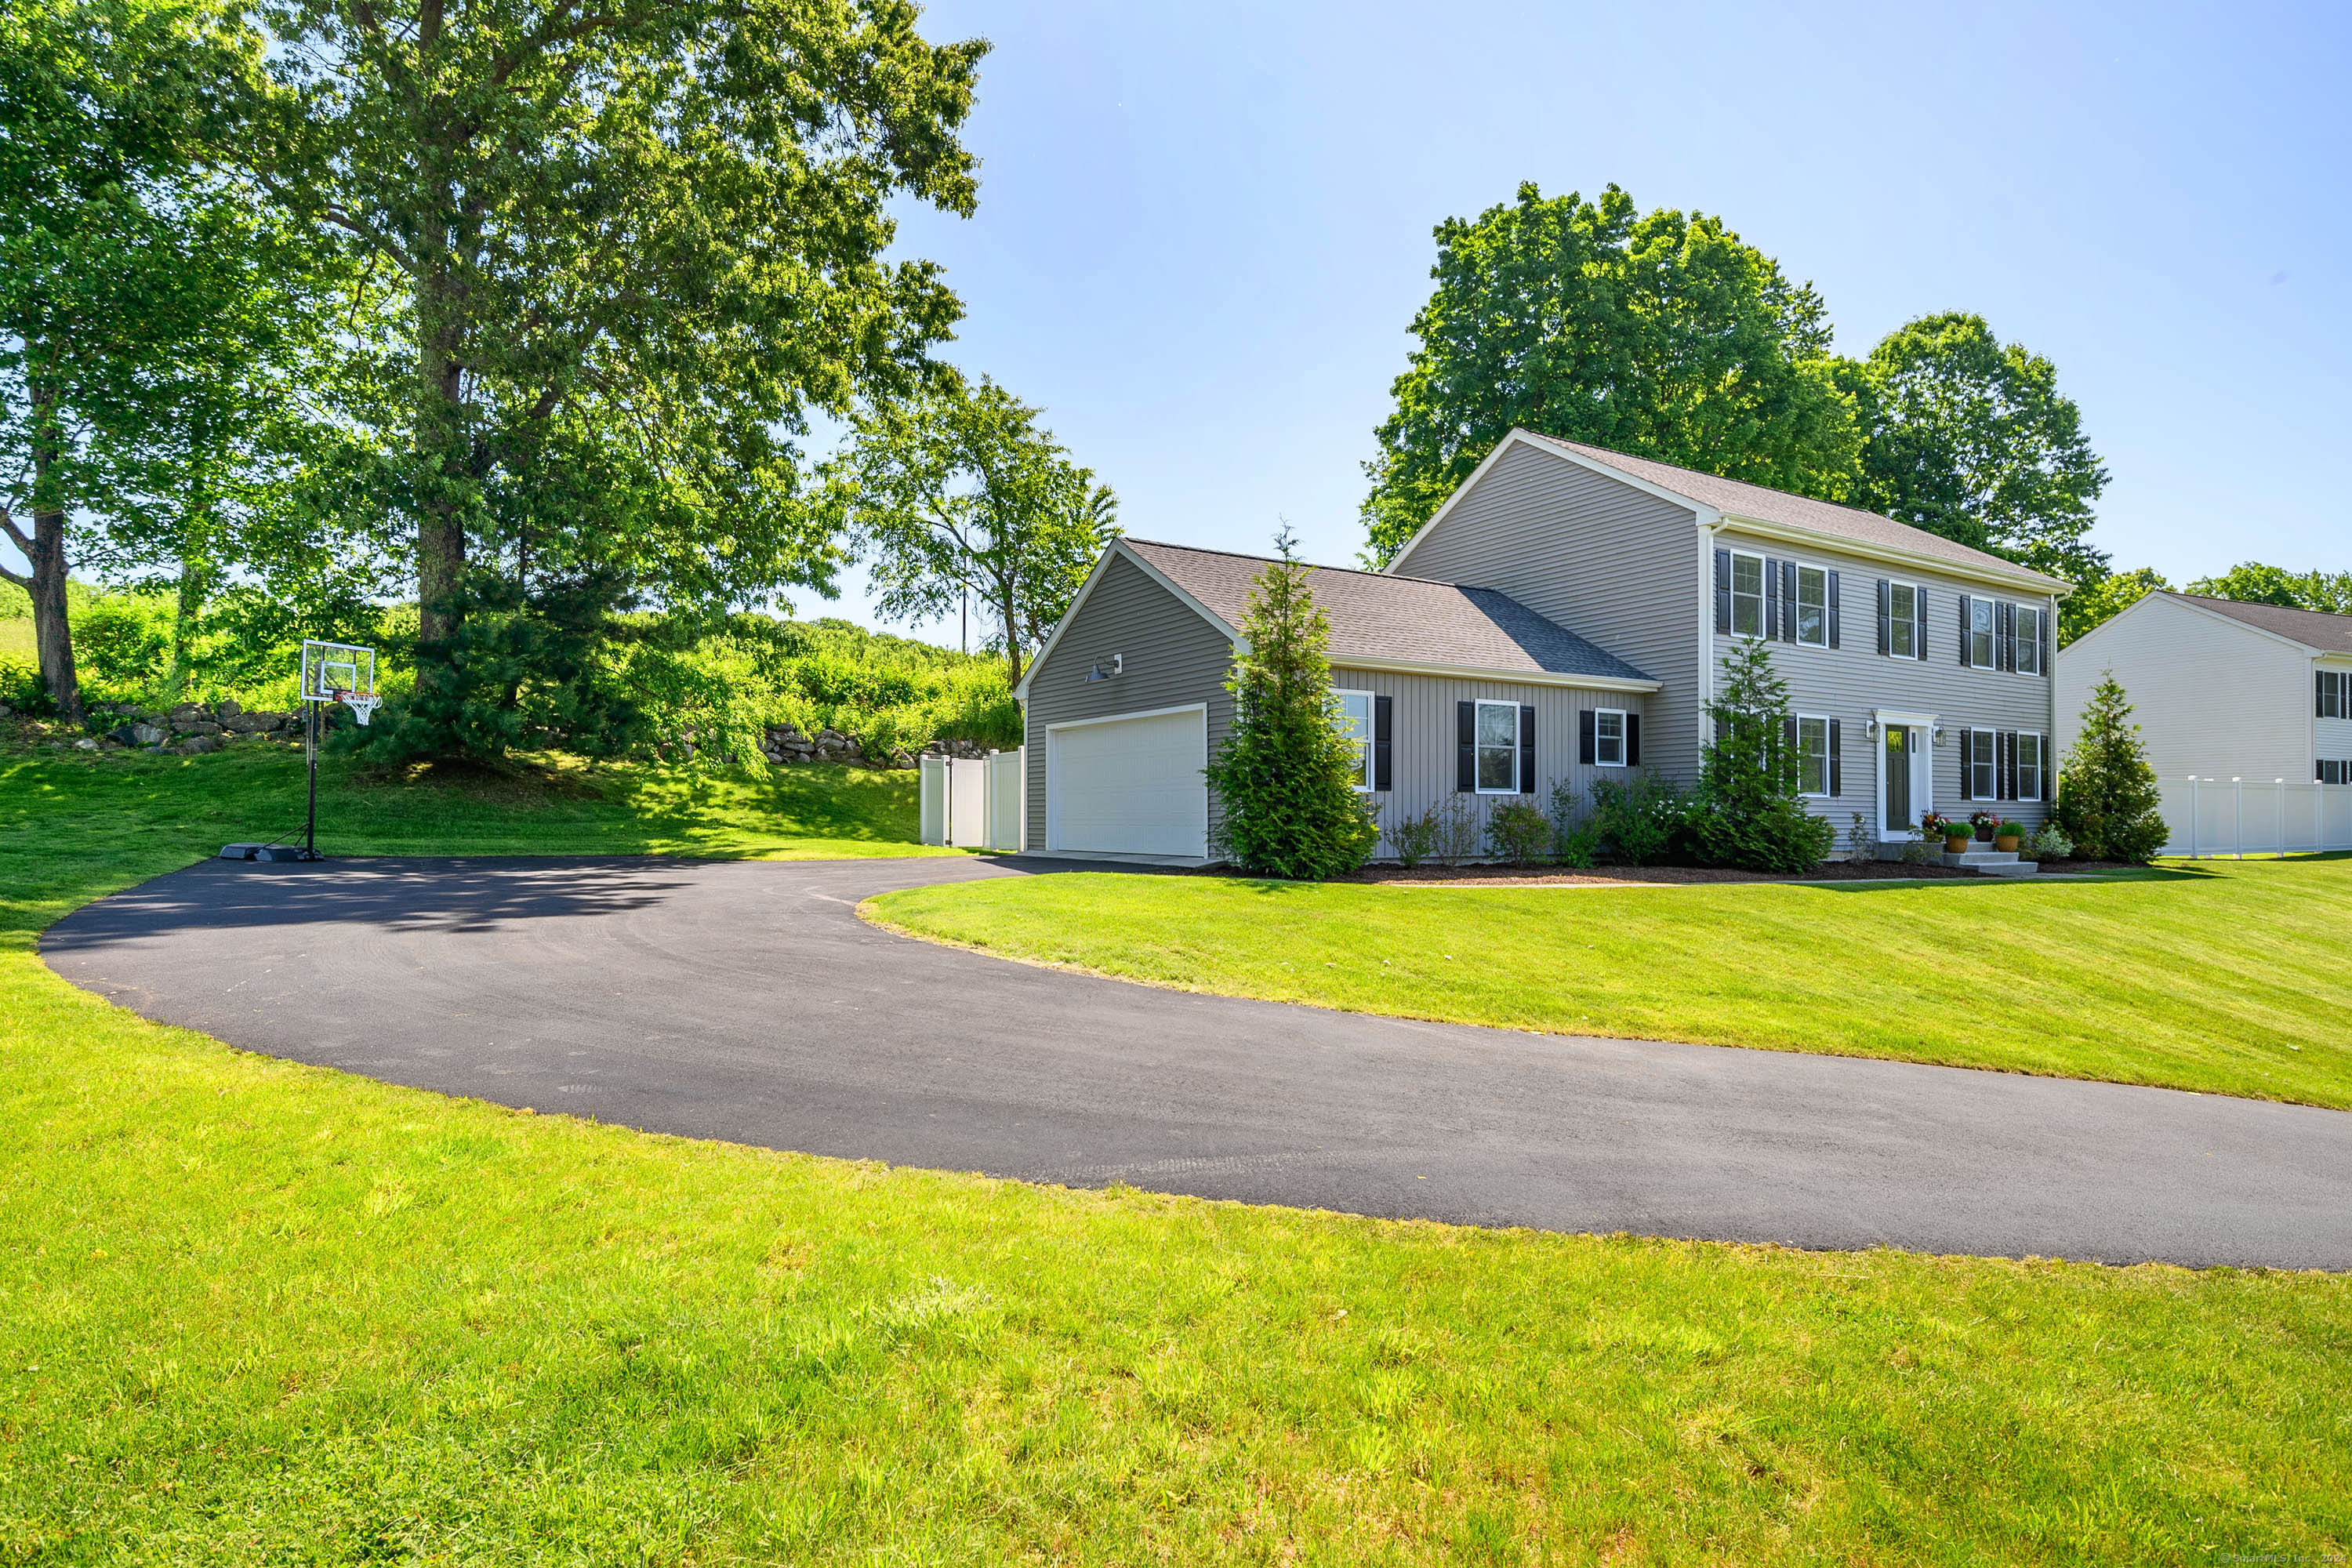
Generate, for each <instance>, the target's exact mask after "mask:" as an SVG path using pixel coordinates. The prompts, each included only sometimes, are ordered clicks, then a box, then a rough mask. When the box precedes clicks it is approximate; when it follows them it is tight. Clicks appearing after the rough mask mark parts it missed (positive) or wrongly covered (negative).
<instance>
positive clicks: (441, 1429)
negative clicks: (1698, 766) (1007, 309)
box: [0, 753, 2352, 1564]
mask: <svg viewBox="0 0 2352 1568" xmlns="http://www.w3.org/2000/svg"><path fill="white" fill-rule="evenodd" d="M285 774H286V770H285V769H284V767H283V766H282V764H280V763H276V762H264V761H261V760H257V759H255V760H248V759H247V758H242V757H237V756H234V755H225V756H221V757H214V758H205V759H198V760H195V761H194V762H192V763H177V762H173V763H158V762H155V761H154V760H152V759H144V758H131V757H103V758H96V759H92V758H83V757H72V756H68V757H59V756H56V755H53V754H47V753H44V754H40V755H37V756H34V757H31V758H26V757H24V756H22V755H21V754H20V755H17V756H15V757H0V891H5V900H0V1563H12V1562H23V1563H44V1564H47V1563H409V1562H420V1563H421V1562H435V1563H461V1562H463V1563H472V1562H488V1561H496V1562H500V1563H600V1564H601V1563H664V1564H683V1563H714V1564H715V1563H745V1562H751V1563H772V1562H839V1563H1000V1562H1006V1561H1015V1562H1024V1561H1025V1562H1037V1563H1047V1562H1099V1563H1114V1562H1115V1563H1144V1562H1176V1563H1207V1562H1237V1563H1239V1562H1246V1563H1275V1562H1279V1563H1292V1562H1297V1563H1360V1562H1372V1563H1381V1562H1389V1563H1436V1562H1468V1563H1521V1562H1529V1563H1532V1562H1547V1563H1585V1562H1613V1563H1641V1562H1660V1563H1667V1562H1671V1563H1800V1562H1819V1561H1822V1560H1825V1559H1827V1560H1835V1561H1842V1562H1850V1563H1865V1562H1866V1563H1886V1562H1933V1563H1955V1564H1959V1563H2069V1562H2080V1561H2086V1560H2103V1561H2111V1562H2119V1563H2125V1562H2127V1563H2148V1562H2196V1563H2202V1562H2218V1561H2225V1560H2228V1559H2229V1558H2230V1557H2231V1556H2232V1555H2236V1556H2238V1557H2239V1560H2245V1556H2246V1554H2254V1553H2264V1554H2268V1553H2282V1554H2287V1555H2290V1556H2299V1557H2302V1558H2305V1559H2306V1560H2314V1561H2321V1560H2326V1558H2327V1557H2328V1556H2329V1555H2330V1554H2341V1553H2343V1552H2346V1551H2347V1548H2352V1406H2347V1404H2346V1403H2345V1401H2344V1400H2343V1398H2342V1396H2341V1390H2342V1388H2343V1386H2344V1384H2345V1381H2346V1374H2347V1363H2352V1280H2347V1279H2342V1278H2331V1277H2324V1276H2315V1275H2282V1274H2268V1273H2261V1272H2245V1271H2235V1270H2213V1271H2208V1272H2203V1273H2191V1272H2189V1271H2185V1270H2181V1269H2176V1268H2160V1267H2144V1268H2130V1269H2103V1268H2094V1267H2087V1266H2075V1265H2064V1264H2049V1263H2023V1264H2019V1263H2005V1262H1990V1261H1980V1260H1969V1259H1952V1258H1917V1257H1910V1256H1906V1255H1902V1254H1895V1253H1885V1252H1881V1253H1870V1254H1861V1255H1808V1254H1800V1253H1790V1252H1784V1251H1780V1250H1776V1249H1772V1248H1768V1247H1722V1246H1708V1245H1693V1244H1685V1243H1668V1242H1651V1241H1641V1240H1633V1239H1626V1238H1622V1237H1617V1238H1591V1237H1553V1236H1540V1235H1535V1234H1530V1233H1526V1232H1480V1231H1470V1230H1459V1229H1451V1228H1447V1227H1444V1226H1433V1225H1424V1224H1387V1223H1380V1222H1373V1221H1366V1220H1358V1219H1349V1218H1344V1217H1339V1216H1334V1215H1316V1214H1304V1213H1295V1212H1288V1211H1283V1210H1270V1209H1252V1208H1244V1207H1238V1206H1234V1205H1219V1204H1209V1203H1202V1202H1198V1201H1194V1200H1189V1199H1181V1198H1169V1197H1160V1196H1154V1195H1149V1194H1139V1193H1135V1192H1132V1191H1125V1190H1117V1189H1114V1190H1113V1191H1111V1192H1108V1193H1081V1192H1070V1191H1065V1190H1059V1189H1047V1188H1035V1187H1025V1186H1022V1185H1019V1184H1012V1183H1002V1182H990V1181H985V1180H982V1179H978V1178H974V1177H969V1176H960V1175H954V1174H944V1173H925V1172H919V1171H908V1170H899V1171H890V1170H886V1169H883V1168H882V1167H879V1166H876V1165H866V1164H853V1163H842V1162H836V1161H824V1160H816V1159H810V1158H805V1157H800V1156H793V1155H782V1154H772V1153H766V1152H760V1151H755V1150H749V1149H742V1148H736V1147H730V1146H727V1145H720V1144H709V1143H694V1142H683V1141H679V1140H673V1139H665V1138H657V1137H651V1136H646V1135H643V1134H638V1133H633V1132H629V1131H624V1130H621V1129H616V1128H608V1127H600V1126H596V1125H593V1124H592V1123H588V1122H583V1121H572V1120H568V1119H562V1118H555V1117H532V1116H529V1115H524V1114H520V1113H516V1112H509V1111H506V1110H499V1109H496V1108H493V1107H489V1106H486V1105H482V1104H479V1103H475V1102H467V1101H454V1100H444V1099H441V1098H438V1097H436V1096H434V1095H430V1094H425V1093H420V1092H416V1091H413V1090H408V1089H394V1088H390V1087H386V1086H383V1085H379V1084H375V1083H372V1082H369V1081H367V1080H364V1079H353V1078H349V1077H345V1076H342V1075H340V1074H336V1073H333V1072H329V1071H325V1070H321V1069H317V1068H304V1067H299V1066H295V1065H292V1064H288V1063H282V1062H277V1061H272V1060H269V1059H267V1058H259V1057H255V1056H250V1055H246V1054H242V1053H239V1052H236V1051H233V1050H230V1049H229V1048H227V1047H224V1046H222V1045H220V1044H219V1043H218V1042H216V1041H214V1040H211V1039H208V1038H206V1037H203V1036H200V1035H195V1034H192V1033H189V1032H186V1031H182V1030H175V1029H168V1028H163V1027H160V1026H152V1025H148V1024H145V1023H142V1022H141V1021H140V1020H139V1019H137V1018H135V1017H133V1016H131V1015H130V1014H128V1013H125V1012H122V1011H121V1010H119V1009H116V1008H113V1007H110V1006H109V1005H106V1004H104V1003H102V1002H100V1001H99V1000H97V999H96V998H94V997H91V996H89V995H87V994H83V993H81V992H79V991H76V990H74V989H72V988H71V987H69V986H68V985H66V984H63V983H62V982H60V981H58V979H57V978H56V977H55V976H53V975H51V974H50V973H48V972H47V970H46V969H45V968H43V967H42V966H41V965H40V964H39V963H37V960H35V959H34V958H33V956H32V953H31V948H32V939H33V936H34V933H35V932H36V931H37V929H38V928H39V927H40V926H41V925H43V924H45V923H47V921H50V920H52V919H54V918H55V917H56V916H57V915H58V914H59V913H61V912H63V911H64V910H67V909H68V908H70V907H72V906H73V905H75V904H77V903H79V902H80V901H81V900H85V899H87V898H90V897H93V896H96V895H98V894H99V893H101V892H103V891H105V890H106V889H110V888H113V887H117V886H121V885H122V884H124V883H126V882H128V881H131V880H134V879H138V878H140V877H142V876H144V875H147V874H149V873H151V872H152V871H155V870H158V869H161V868H164V867H166V866H169V865H172V864H176V863H179V862H181V861H184V859H186V858H188V857H190V856H192V855H194V854H196V853H200V852H201V851H202V850H203V849H205V848H206V847H209V846H210V845H211V844H212V843H213V842H214V841H215V840H217V839H219V838H221V837H226V836H227V833H228V831H229V830H230V829H231V828H232V827H235V828H239V829H244V828H248V827H249V826H250V819H251V818H252V817H253V816H256V815H257V814H261V813H264V812H265V810H267V809H275V808H276V806H277V805H278V801H279V798H280V796H281V795H282V794H283V786H284V784H285V783H286V777H285ZM818 782H819V781H817V780H814V779H813V778H807V777H804V776H803V775H794V782H793V783H791V784H779V785H777V786H775V787H776V788H777V789H778V790H780V791H782V792H783V793H782V794H781V795H767V794H766V792H765V786H759V787H754V786H751V785H738V786H733V787H732V788H719V787H718V786H709V785H699V784H687V783H685V782H682V781H678V780H675V779H665V778H663V777H661V776H659V775H652V774H641V775H636V776H635V779H634V781H633V782H631V783H630V784H629V785H628V787H629V789H631V790H632V791H634V792H635V797H636V798H638V799H640V800H645V801H647V802H651V803H655V804H656V806H657V807H658V809H659V815H658V816H656V818H655V819H654V820H652V821H649V822H648V823H646V825H644V826H642V827H641V828H639V829H636V830H635V834H636V840H635V841H639V842H645V843H651V844H662V845H674V846H675V847H680V848H684V849H689V850H694V851H697V852H719V851H724V852H736V853H742V852H760V853H775V854H793V853H802V852H807V851H809V850H812V849H814V848H815V847H818V846H819V845H826V844H831V845H837V844H839V843H842V842H849V843H854V844H856V845H858V846H859V847H862V848H864V849H865V850H867V851H869V852H871V851H877V850H886V849H892V848H896V847H903V846H895V845H893V844H891V843H890V842H889V841H888V840H887V839H886V838H884V837H881V831H880V826H879V825H880V824H882V823H885V822H887V821H891V820H901V818H902V816H903V812H902V806H903V799H902V800H901V805H894V806H889V807H888V809H887V811H880V812H877V811H875V810H869V809H865V808H860V809H859V810H857V811H852V812H850V813H848V815H846V816H845V815H843V814H841V813H839V812H821V811H819V810H818V809H817V807H816V805H815V803H814V801H813V800H812V799H811V798H809V797H808V796H805V795H796V794H794V793H793V792H796V791H799V790H801V789H803V788H804V787H808V786H813V785H814V784H817V783H818ZM839 783H840V784H841V785H842V786H843V788H844V789H846V790H849V791H852V792H854V791H856V790H857V789H861V788H866V787H869V786H871V787H873V788H875V789H877V790H878V791H881V792H882V793H880V794H877V795H868V796H857V795H854V793H853V795H852V796H851V798H853V799H857V800H862V801H865V802H866V803H867V804H868V805H872V803H874V802H877V801H884V802H887V800H888V799H889V798H890V796H889V795H888V792H889V791H890V790H892V789H896V790H898V792H899V794H900V796H901V797H903V794H904V789H903V784H902V782H900V781H893V780H883V781H875V780H873V779H872V778H871V777H870V775H869V776H863V777H861V776H857V775H845V776H844V777H843V778H842V779H841V780H840V781H839ZM337 787H338V793H337V795H335V796H334V797H332V798H334V799H335V800H337V801H338V803H339V804H338V805H337V807H336V817H335V819H336V820H338V821H342V820H348V819H352V818H358V819H362V820H367V821H373V822H374V823H376V824H378V825H380V830H381V832H382V833H383V837H381V838H380V839H366V838H361V837H355V836H354V837H343V838H342V839H341V841H340V847H363V846H365V847H374V846H381V847H398V848H402V849H424V848H437V847H479V848H496V849H503V850H513V849H524V848H530V849H540V850H554V849H576V850H584V851H604V850H612V849H616V848H621V847H628V845H629V844H630V843H631V842H632V838H631V834H632V829H631V828H630V827H629V826H628V825H627V823H626V821H625V814H624V815H623V816H616V815H615V808H614V807H613V805H612V804H611V801H610V799H609V798H608V799H607V800H605V801H604V802H601V803H600V802H595V801H590V800H586V799H582V798H571V799H562V800H547V799H536V800H535V799H534V798H533V797H532V795H531V792H530V791H528V790H524V789H520V788H510V789H508V790H506V791H505V792H503V794H501V793H500V792H497V791H475V792H467V791H463V790H456V791H451V790H435V789H428V788H419V787H414V786H411V787H390V788H380V789H364V788H362V787H360V786H357V785H355V784H352V782H351V781H349V780H341V781H339V783H338V786H337ZM762 800H769V801H781V802H782V803H784V804H785V805H786V806H787V808H788V809H791V810H795V811H797V812H798V813H799V815H798V816H797V817H783V818H772V817H768V816H764V815H763V814H762V807H761V801H762ZM795 803H796V804H795ZM892 812H899V813H901V816H899V817H893V816H890V813H892ZM704 813H707V814H708V815H707V816H706V815H703V814H704ZM858 820H863V821H865V822H866V823H867V825H868V828H869V831H867V832H865V833H863V834H854V833H851V832H850V827H851V825H852V823H853V822H854V821H858ZM803 829H806V830H807V831H808V832H810V833H814V834H815V835H816V837H804V836H803ZM436 835H446V839H438V838H436ZM845 836H846V837H845ZM331 842H335V841H333V840H331ZM2272 1560H2277V1559H2275V1558H2273V1559H2272Z"/></svg>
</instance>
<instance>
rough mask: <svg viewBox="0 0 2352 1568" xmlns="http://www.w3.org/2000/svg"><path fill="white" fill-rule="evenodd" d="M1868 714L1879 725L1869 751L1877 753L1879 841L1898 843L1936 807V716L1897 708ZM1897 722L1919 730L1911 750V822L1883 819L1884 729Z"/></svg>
mask: <svg viewBox="0 0 2352 1568" xmlns="http://www.w3.org/2000/svg"><path fill="white" fill-rule="evenodd" d="M1870 716H1871V718H1872V719H1874V720H1875V721H1877V724H1878V734H1877V736H1876V737H1875V738H1874V740H1873V742H1872V744H1871V750H1872V751H1874V752H1876V753H1877V754H1878V759H1877V761H1876V762H1875V763H1874V764H1873V765H1872V768H1871V773H1872V776H1873V777H1874V778H1875V779H1876V780H1877V781H1878V841H1879V842H1880V843H1881V844H1900V843H1903V842H1904V841H1905V840H1906V839H1908V838H1909V837H1911V827H1912V824H1913V823H1916V822H1917V821H1918V819H1919V818H1920V817H1922V816H1926V815H1927V813H1928V812H1931V811H1933V810H1935V809H1936V716H1935V715H1934V714H1933V713H1919V712H1911V711H1908V710H1903V709H1898V708H1874V709H1872V710H1870ZM1889 725H1898V726H1900V727H1902V728H1904V729H1906V730H1916V731H1919V732H1920V740H1919V745H1918V747H1917V748H1916V750H1914V751H1913V752H1911V754H1910V755H1911V821H1909V822H1905V823H1902V824H1899V825H1897V824H1893V823H1889V822H1888V821H1887V820H1886V731H1887V727H1888V726H1889Z"/></svg>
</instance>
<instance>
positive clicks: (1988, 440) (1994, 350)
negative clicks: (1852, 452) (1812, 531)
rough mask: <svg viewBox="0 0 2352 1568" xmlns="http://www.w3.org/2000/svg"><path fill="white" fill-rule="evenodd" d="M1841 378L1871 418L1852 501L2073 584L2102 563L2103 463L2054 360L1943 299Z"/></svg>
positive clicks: (2093, 574)
mask: <svg viewBox="0 0 2352 1568" xmlns="http://www.w3.org/2000/svg"><path fill="white" fill-rule="evenodd" d="M1841 379H1842V381H1843V384H1845V385H1846V387H1847V388H1848V390H1850V391H1852V392H1853V394H1854V395H1855V399H1856V402H1857V404H1858V405H1859V408H1860V411H1861V416H1862V422H1863V432H1864V445H1863V456H1862V470H1863V478H1862V483H1861V485H1860V486H1859V487H1857V489H1856V490H1855V492H1854V500H1855V503H1856V504H1857V505H1861V506H1865V507H1868V508H1870V509H1871V510H1874V511H1883V512H1885V513H1886V514H1887V515H1888V516H1890V517H1893V518H1895V519H1896V520H1897V521H1903V522H1907V523H1910V524H1911V525H1912V526H1914V527H1916V528H1924V529H1926V530H1927V531H1929V532H1930V533H1937V534H1941V535H1943V536H1944V537H1945V538H1947V539H1950V540H1954V541H1957V542H1959V543H1961V544H1966V545H1969V546H1970V547H1972V548H1974V549H1978V550H1987V551H1990V552H1994V553H1995V554H1999V555H2003V556H2007V557H2008V558H2009V559H2011V560H2012V561H2018V562H2021V563H2024V564H2026V565H2028V566H2032V567H2033V568H2034V569H2035V570H2037V571H2042V572H2048V573H2051V574H2053V575H2056V576H2060V577H2064V578H2067V579H2069V580H2070V581H2074V582H2076V583H2088V582H2091V581H2095V579H2097V578H2099V577H2101V576H2103V575H2105V571H2106V559H2107V558H2106V556H2105V554H2103V553H2101V552H2099V551H2096V550H2095V549H2093V548H2092V547H2091V546H2090V544H2089V543H2088V542H2087V541H2086V540H2085V539H2084V535H2085V534H2087V533H2088V532H2089V531H2090V528H2091V521H2092V516H2091V503H2092V502H2093V501H2095V500H2098V497H2099V492H2100V491H2101V490H2102V489H2105V487H2106V482H2107V471H2106V469H2105V468H2103V467H2101V466H2100V463H2099V459H2098V457H2097V455H2096V454H2095V453H2094V452H2093V451H2092V450H2091V443H2090V440H2089V438H2088V437H2085V436H2084V434H2083V416H2082V411H2081V410H2080V409H2079V408H2077V407H2076V406H2075V405H2074V400H2073V399H2071V398H2068V397H2064V396H2062V395H2060V394H2059V391H2058V372H2057V368H2056V367H2055V366H2053V364H2052V363H2050V361H2048V360H2047V359H2045V358H2043V357H2042V355H2040V354H2037V353H2032V352H2030V351H2028V350H2027V349H2025V348H2023V347H2022V346H2021V345H2019V344H2016V343H2004V342H2001V341H2000V339H1999V338H1997V337H1995V336H1994V335H1993V332H1992V329H1991V328H1990V327H1989V326H1987V325H1986V324H1985V320H1984V318H1983V317H1981V316H1976V315H1970V314H1969V313H1967V312H1965V311H1960V310H1948V311H1945V312H1943V313H1941V314H1939V315H1933V316H1922V317H1920V318H1919V319H1918V320H1917V321H1912V322H1910V323H1908V324H1907V325H1906V326H1903V327H1901V328H1898V329H1897V330H1895V331H1892V332H1889V333H1888V334H1887V335H1886V336H1885V338H1884V339H1882V340H1881V341H1880V342H1879V344H1878V346H1877V347H1876V348H1874V349H1873V350H1871V352H1870V357H1869V358H1868V359H1867V360H1864V361H1863V362H1861V363H1859V364H1853V365H1848V366H1846V367H1844V368H1843V374H1842V376H1841Z"/></svg>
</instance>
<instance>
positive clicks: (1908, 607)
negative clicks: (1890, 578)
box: [1886, 583, 1927, 658]
mask: <svg viewBox="0 0 2352 1568" xmlns="http://www.w3.org/2000/svg"><path fill="white" fill-rule="evenodd" d="M1886 598H1887V616H1886V651H1887V652H1888V653H1890V654H1892V655H1894V656H1895V658H1918V657H1919V623H1920V622H1921V621H1924V620H1926V619H1927V616H1924V615H1922V614H1920V605H1919V599H1920V590H1919V588H1918V586H1917V584H1912V583H1893V584H1888V585H1887V590H1886Z"/></svg>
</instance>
